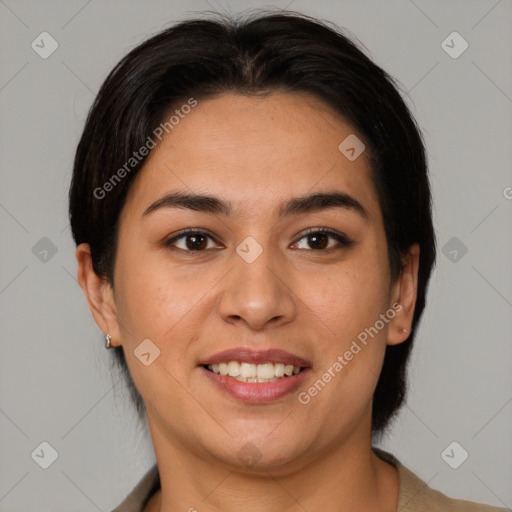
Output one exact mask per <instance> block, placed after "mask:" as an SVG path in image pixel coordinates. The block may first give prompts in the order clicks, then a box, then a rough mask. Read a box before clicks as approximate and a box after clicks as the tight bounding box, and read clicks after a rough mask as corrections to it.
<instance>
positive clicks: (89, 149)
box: [69, 12, 436, 435]
mask: <svg viewBox="0 0 512 512" xmlns="http://www.w3.org/2000/svg"><path fill="white" fill-rule="evenodd" d="M277 90H279V91H289V92H307V93H310V94H312V95H314V96H315V97H317V98H319V99H320V100H322V101H323V102H324V103H325V104H326V105H328V106H329V107H330V108H331V109H332V110H333V111H334V112H336V113H338V114H339V115H340V116H341V117H342V118H343V119H344V120H346V121H348V122H349V123H350V124H351V125H352V126H353V127H354V128H355V129H356V130H357V132H358V133H359V134H361V136H362V137H363V139H364V143H365V145H366V147H367V148H368V150H369V154H370V155H371V163H372V178H373V181H374V183H375V186H376V190H377V192H378V196H379V201H380V206H381V209H382V214H383V219H384V228H385V232H386V237H387V242H388V255H389V264H390V269H391V275H392V278H393V280H395V279H397V278H398V277H399V276H400V272H401V270H402V260H401V255H402V253H403V252H404V251H406V250H407V249H408V248H409V247H410V246H411V245H412V244H413V243H415V242H417V243H419V245H420V262H419V276H418V289H417V302H416V309H415V312H414V318H413V324H412V330H411V333H410V335H409V337H408V339H407V341H406V342H404V343H401V344H399V345H396V346H388V347H387V348H386V355H385V360H384V365H383V368H382V372H381V375H380V378H379V381H378V384H377V388H376V391H375V395H374V403H373V418H372V431H373V433H374V435H378V434H380V433H382V432H383V430H384V429H385V427H386V425H387V424H388V423H389V421H390V420H391V418H392V417H393V416H394V414H395V413H396V412H397V410H398V409H399V408H400V406H401V405H402V403H403V401H404V398H405V391H406V363H407V360H408V357H409V354H410V351H411V347H412V344H413V340H414V337H415V333H416V329H417V327H418V323H419V320H420V317H421V315H422V312H423V310H424V307H425V296H426V292H427V285H428V281H429V278H430V274H431V271H432V268H433V265H434V261H435V255H436V241H435V234H434V229H433V225H432V213H431V193H430V185H429V180H428V173H427V162H426V155H425V148H424V144H423V141H422V136H421V133H420V130H419V128H418V126H417V124H416V122H415V120H414V118H413V116H412V115H411V113H410V111H409V109H408V107H407V106H406V104H405V102H404V101H403V99H402V97H401V95H400V93H399V91H398V85H397V84H396V83H395V81H394V80H393V79H392V78H391V77H390V76H389V75H388V74H387V73H386V72H385V71H383V70H382V69H381V68H380V67H379V66H377V65H376V64H375V63H373V62H372V61H371V60H370V59H369V58H368V57H367V56H366V55H365V54H364V53H363V52H362V51H361V50H360V49H359V48H358V47H357V46H356V44H355V43H354V42H352V41H351V40H350V39H349V38H348V37H347V36H345V35H343V34H342V32H341V30H339V29H335V28H331V27H330V26H328V25H327V24H326V23H324V22H320V21H319V20H316V19H313V18H309V17H307V16H304V15H301V14H298V13H290V12H280V13H270V14H269V13H263V14H261V13H259V14H257V15H250V16H246V17H245V18H237V19H233V18H230V17H225V16H219V17H218V19H209V18H207V17H205V18H204V19H193V20H189V21H184V22H181V23H179V24H177V25H175V26H172V27H171V28H168V29H166V30H164V31H162V32H160V33H159V34H157V35H155V36H153V37H151V38H150V39H148V40H147V41H145V42H143V43H142V44H140V45H139V46H138V47H136V48H135V49H133V50H132V51H131V52H130V53H128V54H127V55H126V56H125V57H124V58H123V59H122V60H121V61H120V62H119V63H118V64H117V65H116V66H115V68H114V69H113V70H112V71H111V73H110V74H109V75H108V77H107V79H106V80H105V82H104V83H103V85H102V86H101V89H100V91H99V92H98V95H97V97H96V99H95V101H94V104H93V106H92V108H91V110H90V112H89V115H88V118H87V121H86V124H85V128H84V131H83V134H82V137H81V139H80V142H79V144H78V148H77V152H76V157H75V162H74V169H73V179H72V183H71V188H70V191H69V199H70V203H69V215H70V222H71V228H72V232H73V237H74V240H75V242H76V244H77V245H78V244H80V243H83V242H85V243H88V244H89V245H90V247H91V254H92V260H93V266H94V269H95V271H96V273H97V274H98V275H100V276H103V277H104V278H105V279H107V280H108V281H109V282H110V283H111V284H112V285H114V283H113V268H114V263H115V253H116V241H117V227H118V220H119V215H120V212H121V210H122V208H123V205H124V202H125V199H126V195H127V192H128V190H129V188H130V186H131V185H132V183H133V180H134V178H135V176H136V175H137V173H138V172H139V171H140V169H141V168H142V166H143V164H144V161H145V159H146V157H142V158H140V160H137V162H135V163H134V162H133V161H132V163H134V165H133V166H132V167H131V168H129V172H125V173H122V175H123V178H122V179H120V180H117V181H115V182H112V177H113V175H114V174H115V173H116V172H117V171H118V170H119V169H121V168H123V166H125V169H127V168H126V162H128V161H129V159H130V158H133V153H134V152H136V151H137V150H138V149H139V148H140V147H142V146H144V145H145V144H146V142H147V140H148V137H151V136H152V134H153V133H154V130H155V128H156V127H157V126H158V125H159V124H160V123H161V122H162V121H163V120H164V119H165V116H168V115H169V110H170V109H171V108H174V106H175V105H177V104H178V102H179V101H183V99H185V101H186V99H187V98H190V97H193V98H195V99H196V100H201V99H206V98H211V97H213V96H215V95H218V94H222V93H236V94H258V93H265V92H272V91H277ZM109 180H110V183H111V184H112V186H110V187H108V188H109V191H108V198H107V199H103V198H102V197H101V196H102V195H103V193H99V192H98V190H105V189H104V188H103V187H104V185H105V184H106V183H107V182H109ZM115 356H116V360H117V362H118V363H119V364H120V365H121V367H122V368H123V370H124V374H125V376H126V378H127V382H128V385H129V386H130V389H131V393H132V397H133V399H134V402H135V405H136V406H137V410H138V412H139V414H140V416H141V417H143V416H144V403H143V400H142V397H141V396H140V394H139V393H138V391H137V389H136V388H135V386H134V384H133V381H132V379H131V377H130V375H129V371H128V368H127V365H126V362H125V359H124V353H123V348H122V347H118V348H117V349H115Z"/></svg>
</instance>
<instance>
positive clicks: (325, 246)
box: [295, 229, 353, 251]
mask: <svg viewBox="0 0 512 512" xmlns="http://www.w3.org/2000/svg"><path fill="white" fill-rule="evenodd" d="M301 240H306V242H305V244H304V245H307V247H306V246H303V247H298V248H299V249H306V250H307V249H312V250H314V251H325V250H327V251H329V250H330V249H340V248H343V247H349V246H351V245H352V244H353V242H352V241H351V240H349V239H348V238H347V236H345V235H343V234H341V233H335V232H334V231H330V230H326V229H318V230H313V229H312V230H310V231H309V232H307V233H306V234H305V235H304V236H302V238H300V240H299V241H298V242H296V244H295V245H298V244H300V243H301ZM330 240H335V241H336V242H338V247H337V246H336V244H335V243H334V244H331V245H330V246H329V242H330ZM340 246H341V247H340Z"/></svg>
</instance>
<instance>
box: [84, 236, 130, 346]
mask: <svg viewBox="0 0 512 512" xmlns="http://www.w3.org/2000/svg"><path fill="white" fill-rule="evenodd" d="M75 256H76V260H77V263H78V284H79V285H80V288H82V291H83V292H84V295H85V298H86V299H87V303H88V304H89V309H90V310H91V313H92V316H93V317H94V321H95V322H96V324H97V326H98V327H99V328H100V329H101V330H102V331H103V333H104V334H110V336H111V337H112V345H113V346H116V347H117V346H119V345H121V337H120V330H119V324H118V322H117V314H116V306H115V302H114V291H113V289H112V286H111V285H110V283H109V282H108V281H107V279H106V278H105V277H102V276H98V274H96V272H95V271H94V268H93V266H92V258H91V248H90V246H89V244H80V245H79V246H78V247H77V249H76V252H75Z"/></svg>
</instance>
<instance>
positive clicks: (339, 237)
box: [164, 228, 354, 253]
mask: <svg viewBox="0 0 512 512" xmlns="http://www.w3.org/2000/svg"><path fill="white" fill-rule="evenodd" d="M317 234H321V235H327V236H329V237H331V238H334V239H335V240H336V241H338V242H339V243H340V244H341V247H336V246H335V247H329V248H328V249H299V250H302V251H304V250H305V251H310V252H324V253H330V252H332V251H336V250H340V249H342V248H348V247H350V246H351V245H353V244H354V242H353V241H352V240H350V239H349V238H348V237H347V236H346V235H344V234H342V233H337V232H335V231H332V230H330V229H328V228H309V229H308V230H306V232H305V233H303V234H302V236H301V237H300V238H299V239H298V240H297V241H296V242H295V243H294V245H295V244H297V243H298V242H300V241H301V240H302V239H303V238H306V237H307V236H310V235H317ZM188 235H203V236H206V237H208V238H210V239H211V240H213V241H214V242H215V243H218V242H217V241H216V240H215V238H214V237H213V236H212V235H210V234H209V233H208V232H206V231H201V230H198V229H194V228H187V229H185V230H183V231H181V232H180V233H178V234H177V235H175V236H173V237H172V238H170V239H169V240H167V241H166V242H165V243H164V245H165V247H167V248H169V249H172V250H178V251H182V252H188V253H194V252H205V251H207V250H208V249H199V250H190V249H181V248H180V247H172V244H174V243H175V242H177V241H178V240H180V239H182V238H186V237H187V236H188Z"/></svg>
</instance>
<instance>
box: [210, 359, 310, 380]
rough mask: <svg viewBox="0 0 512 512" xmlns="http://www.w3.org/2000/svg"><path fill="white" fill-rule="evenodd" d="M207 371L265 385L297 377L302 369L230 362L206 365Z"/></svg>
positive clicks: (282, 364) (280, 364)
mask: <svg viewBox="0 0 512 512" xmlns="http://www.w3.org/2000/svg"><path fill="white" fill-rule="evenodd" d="M205 367H206V369H207V370H209V371H210V372H213V373H216V374H217V375H222V376H228V377H231V378H233V379H235V380H237V381H239V382H246V383H263V382H275V381H277V380H278V379H282V378H286V377H291V376H292V375H297V374H298V373H299V372H300V371H301V370H302V368H300V367H298V366H294V365H292V364H285V363H270V362H269V363H263V364H252V363H246V362H238V361H229V362H222V363H218V364H209V365H205Z"/></svg>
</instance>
